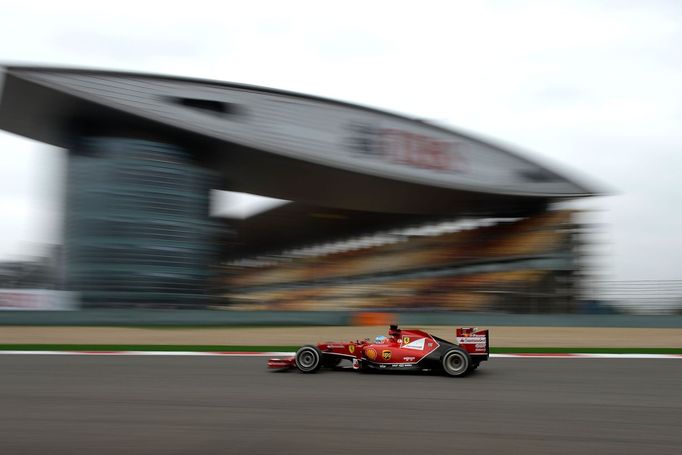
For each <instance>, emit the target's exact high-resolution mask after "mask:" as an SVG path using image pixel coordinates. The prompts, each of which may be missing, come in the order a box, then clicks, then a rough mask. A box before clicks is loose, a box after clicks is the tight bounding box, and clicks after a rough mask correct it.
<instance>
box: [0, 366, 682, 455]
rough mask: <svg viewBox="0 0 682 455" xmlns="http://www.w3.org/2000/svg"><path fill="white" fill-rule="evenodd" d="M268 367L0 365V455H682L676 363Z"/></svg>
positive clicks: (681, 376)
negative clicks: (390, 369) (437, 368)
mask: <svg viewBox="0 0 682 455" xmlns="http://www.w3.org/2000/svg"><path fill="white" fill-rule="evenodd" d="M264 364H265V359H264V358H224V357H125V356H120V357H119V356H116V357H113V356H111V357H106V356H81V357H79V356H39V355H33V356H21V355H17V356H0V454H3V455H14V454H55V455H57V454H80V453H83V454H102V455H106V454H233V453H234V454H306V453H315V454H325V455H329V454H340V453H343V454H351V455H356V454H362V453H372V454H382V455H383V454H406V453H434V454H456V453H463V452H465V453H475V454H479V453H510V454H517V453H518V454H521V453H523V454H577V453H580V454H591V453H600V454H644V453H647V454H648V453H651V454H679V453H681V448H682V388H681V384H682V361H680V360H650V359H605V360H601V359H600V360H596V359H492V360H491V361H490V362H488V364H484V365H483V366H482V367H481V368H480V369H479V370H478V371H477V372H476V373H475V374H473V375H471V376H470V377H467V378H461V379H452V378H447V377H441V376H425V375H411V374H401V375H390V374H359V373H355V372H352V371H325V372H322V373H319V374H315V375H303V374H299V373H297V372H289V373H273V372H269V371H266V369H265V367H264Z"/></svg>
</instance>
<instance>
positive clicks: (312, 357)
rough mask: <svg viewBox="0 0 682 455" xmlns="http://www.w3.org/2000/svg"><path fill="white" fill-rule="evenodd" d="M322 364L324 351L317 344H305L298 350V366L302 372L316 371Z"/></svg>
mask: <svg viewBox="0 0 682 455" xmlns="http://www.w3.org/2000/svg"><path fill="white" fill-rule="evenodd" d="M321 366H322V351H320V350H319V349H318V348H317V346H303V347H302V348H301V349H299V350H298V351H296V368H298V371H300V372H301V373H315V372H316V371H317V370H319V369H320V367H321Z"/></svg>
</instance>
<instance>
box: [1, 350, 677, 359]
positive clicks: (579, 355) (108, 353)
mask: <svg viewBox="0 0 682 455" xmlns="http://www.w3.org/2000/svg"><path fill="white" fill-rule="evenodd" d="M0 355H98V356H143V355H151V356H205V357H278V356H279V357H284V356H292V355H294V353H293V352H210V351H3V350H0ZM490 357H491V358H517V359H520V358H527V359H538V358H542V359H679V360H682V354H609V353H604V354H585V353H557V354H551V353H547V354H535V353H527V354H490Z"/></svg>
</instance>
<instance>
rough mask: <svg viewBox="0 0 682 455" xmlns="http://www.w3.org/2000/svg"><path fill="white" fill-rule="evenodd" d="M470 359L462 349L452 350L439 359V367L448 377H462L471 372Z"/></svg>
mask: <svg viewBox="0 0 682 455" xmlns="http://www.w3.org/2000/svg"><path fill="white" fill-rule="evenodd" d="M471 365H472V362H471V357H469V353H468V352H466V351H465V350H464V349H462V348H452V349H450V350H448V351H447V352H446V353H445V354H443V357H442V358H441V366H442V367H443V371H445V374H447V375H448V376H454V377H456V376H464V375H466V374H467V373H468V372H469V371H471Z"/></svg>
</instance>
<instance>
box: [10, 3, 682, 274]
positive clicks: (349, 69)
mask: <svg viewBox="0 0 682 455" xmlns="http://www.w3.org/2000/svg"><path fill="white" fill-rule="evenodd" d="M680 43H682V1H676V0H670V1H647V0H642V1H626V0H620V1H595V0H592V1H582V2H581V1H523V0H519V1H502V0H500V1H476V2H472V1H470V0H468V1H442V2H429V1H421V2H413V1H406V2H400V1H371V2H370V1H357V2H356V1H345V2H321V1H311V2H296V1H288V2H282V1H271V2H262V1H249V2H228V1H216V2H207V1H200V0H195V1H193V2H177V3H176V2H171V1H165V2H144V1H141V0H137V1H135V2H129V1H118V2H107V3H102V2H92V1H88V2H85V1H82V2H80V1H58V2H48V1H45V2H36V1H27V0H24V1H12V0H10V1H8V0H0V62H4V63H9V64H46V65H64V66H79V67H83V66H85V67H95V68H106V69H121V70H132V71H145V72H154V73H168V74H175V75H183V76H196V77H202V78H212V79H219V80H226V81H234V82H243V83H250V84H256V85H264V86H270V87H275V88H281V89H287V90H294V91H301V92H306V93H312V94H317V95H321V96H326V97H331V98H337V99H342V100H346V101H351V102H357V103H361V104H366V105H370V106H374V107H378V108H384V109H389V110H393V111H397V112H401V113H406V114H408V115H413V116H417V117H421V118H424V119H429V120H433V121H437V122H440V123H445V124H448V125H452V126H455V127H458V128H462V129H465V130H469V131H472V132H474V133H477V134H479V135H483V136H487V137H490V138H494V139H495V140H497V141H503V142H504V143H507V144H512V145H514V146H516V147H518V148H520V149H521V150H526V151H530V152H529V154H530V156H531V157H534V158H539V159H541V160H544V161H546V162H549V163H550V164H551V163H554V164H557V165H559V166H560V167H562V168H568V169H572V170H574V171H576V172H577V173H579V174H584V175H585V176H586V177H591V178H592V179H594V180H595V181H597V182H598V183H601V184H602V185H606V186H607V188H610V189H611V190H612V191H614V193H615V194H616V195H615V196H610V197H605V198H597V199H594V200H591V201H587V202H585V203H584V204H583V205H585V206H588V207H591V208H595V209H598V210H599V212H598V213H597V214H596V215H595V217H594V219H595V220H596V221H598V222H601V223H605V224H606V230H605V233H604V235H602V239H603V241H604V245H605V248H604V249H605V251H606V252H608V256H606V257H605V261H604V263H605V267H606V269H605V270H606V272H607V277H608V278H612V279H622V280H625V279H682V240H681V239H682V237H681V236H680V235H679V233H680V232H682V221H681V220H682V215H680V206H681V205H682V204H680V203H681V202H682V200H681V199H682V198H681V197H680V196H681V195H682V183H681V182H680V180H681V177H682V153H680V152H682V147H681V146H682V83H681V81H682V58H681V57H682V46H680ZM63 166H64V154H63V151H60V150H56V149H53V148H51V147H48V146H45V145H42V144H38V143H35V142H31V141H28V140H26V139H22V138H19V137H17V136H12V135H9V134H6V133H0V259H6V258H10V257H17V256H18V255H22V254H34V253H37V252H39V251H40V245H44V244H45V243H47V242H56V241H58V239H59V236H60V224H61V219H60V217H61V206H60V204H61V193H60V183H61V180H62V178H63Z"/></svg>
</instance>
